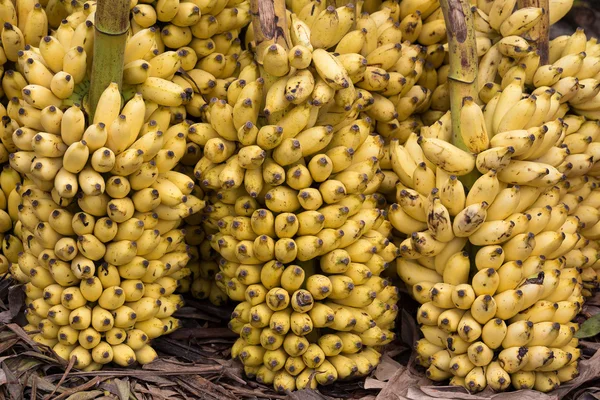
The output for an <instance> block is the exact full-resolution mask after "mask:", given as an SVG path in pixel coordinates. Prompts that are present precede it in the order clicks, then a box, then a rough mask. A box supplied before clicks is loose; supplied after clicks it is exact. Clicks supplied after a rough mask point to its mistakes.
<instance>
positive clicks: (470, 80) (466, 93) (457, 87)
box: [440, 0, 479, 189]
mask: <svg viewBox="0 0 600 400" xmlns="http://www.w3.org/2000/svg"><path fill="white" fill-rule="evenodd" d="M440 5H441V7H442V12H443V14H444V21H445V22H446V31H447V35H448V52H449V56H450V70H449V72H448V87H449V91H450V110H451V112H452V143H453V144H454V145H455V146H456V147H459V148H460V149H462V150H465V151H467V152H468V151H469V150H468V149H467V146H465V143H464V141H463V139H462V135H461V129H462V127H461V123H460V110H461V108H462V103H463V99H464V98H465V97H472V98H473V99H477V98H478V97H479V94H478V91H477V73H478V62H479V60H478V58H477V44H476V41H475V26H474V24H473V14H472V13H471V4H470V1H469V0H442V1H440ZM478 176H479V174H478V171H477V170H474V171H473V172H471V173H469V174H467V175H465V176H462V177H461V182H462V183H463V185H465V186H466V187H467V188H469V189H470V188H471V186H472V184H473V182H474V181H475V179H477V177H478Z"/></svg>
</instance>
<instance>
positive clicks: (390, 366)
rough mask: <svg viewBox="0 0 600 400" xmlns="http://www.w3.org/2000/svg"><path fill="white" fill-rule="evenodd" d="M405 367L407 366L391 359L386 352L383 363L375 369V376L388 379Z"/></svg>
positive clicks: (380, 379) (379, 378)
mask: <svg viewBox="0 0 600 400" xmlns="http://www.w3.org/2000/svg"><path fill="white" fill-rule="evenodd" d="M404 368H405V367H403V366H402V365H401V364H400V363H398V362H396V361H394V360H393V359H391V358H390V357H389V356H388V355H387V354H384V355H383V356H382V357H381V363H380V364H379V365H378V366H377V368H376V369H375V373H374V374H373V376H374V378H375V379H377V380H379V381H388V380H390V378H391V377H392V376H394V374H396V372H397V371H398V370H399V369H404ZM365 387H366V386H365ZM367 389H368V388H367Z"/></svg>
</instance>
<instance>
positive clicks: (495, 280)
mask: <svg viewBox="0 0 600 400" xmlns="http://www.w3.org/2000/svg"><path fill="white" fill-rule="evenodd" d="M478 3H487V4H482V5H481V7H479V8H476V9H473V11H474V14H475V22H476V24H475V26H476V28H477V30H478V34H480V35H482V34H483V33H486V34H489V35H490V37H494V39H493V41H494V44H493V45H491V46H490V48H489V49H488V50H487V51H486V52H485V54H483V56H482V57H481V58H480V63H479V76H478V78H479V82H478V84H479V86H478V87H477V89H478V90H479V93H478V97H479V98H472V97H464V98H463V99H462V107H461V108H460V114H459V115H450V114H445V115H444V116H443V117H442V118H440V119H439V120H438V121H436V122H435V123H434V124H432V125H430V126H423V127H422V128H421V129H420V134H419V135H417V134H414V133H411V134H410V135H409V136H408V137H407V138H406V140H405V141H404V142H402V141H401V140H393V141H392V142H391V143H390V146H389V151H388V152H387V154H389V156H388V157H389V160H388V161H386V163H387V162H389V165H390V166H391V169H392V172H390V174H389V176H390V177H391V180H392V181H393V182H394V183H396V186H395V189H396V190H395V192H394V193H393V194H394V196H395V201H396V203H395V204H392V205H391V206H390V208H389V211H388V218H389V220H390V222H391V223H392V225H393V226H394V228H395V230H396V233H398V234H399V236H398V237H397V239H396V242H397V243H398V247H399V249H400V258H399V259H398V261H397V272H398V275H399V276H400V278H401V279H402V280H403V281H404V282H405V283H406V284H407V285H408V286H409V289H410V291H411V292H412V295H413V297H414V298H415V299H416V300H417V301H419V302H420V303H421V304H422V306H421V307H420V309H419V311H418V315H417V318H418V321H419V323H420V324H421V331H422V333H423V335H424V338H423V339H421V340H420V341H419V342H418V343H417V346H416V351H417V353H418V362H419V363H420V364H421V365H423V366H424V367H426V368H427V376H428V377H429V378H430V379H432V380H437V381H443V380H447V379H450V384H452V385H459V386H464V387H465V388H466V389H467V390H469V391H471V392H479V391H481V390H483V389H485V388H486V387H488V386H489V387H490V388H492V389H493V390H495V391H503V390H506V389H508V388H509V387H510V386H512V387H514V388H516V389H531V388H533V389H535V390H538V391H543V392H547V391H550V390H553V389H555V388H556V387H558V386H559V385H560V384H561V383H563V382H567V381H569V380H571V379H573V378H574V377H576V376H577V374H578V369H577V365H578V359H579V357H580V354H581V351H580V350H579V349H578V348H577V345H578V341H577V339H574V338H573V335H574V333H575V332H576V331H577V329H578V325H577V324H576V323H573V322H571V321H572V320H573V318H574V317H575V316H576V315H577V313H578V312H579V311H580V310H581V307H582V305H583V303H584V301H585V296H589V295H591V294H592V291H593V290H594V289H595V288H596V286H597V283H598V278H597V274H596V270H595V268H598V265H597V262H598V247H599V245H598V242H597V239H598V237H596V236H595V231H596V230H597V229H598V228H595V227H596V226H597V223H598V219H597V217H596V215H598V206H600V204H599V203H598V201H597V200H596V198H597V196H598V180H597V178H596V177H595V176H596V174H595V173H594V171H595V170H597V169H598V166H597V165H599V164H598V161H599V160H600V152H599V150H600V143H598V141H597V137H598V134H599V133H600V124H599V122H598V118H597V114H596V113H597V110H600V108H599V107H597V106H596V105H595V100H596V99H597V98H598V92H599V91H600V85H599V82H598V78H600V76H599V75H598V72H599V70H598V67H595V64H596V63H597V60H600V59H599V58H598V55H599V53H598V50H599V47H598V46H597V44H596V41H595V40H589V41H588V40H587V38H586V37H585V34H584V33H583V31H577V32H576V33H575V34H573V35H572V36H568V37H560V38H558V39H556V40H554V41H552V42H551V43H550V57H549V64H548V65H542V64H541V62H540V54H539V52H537V51H533V50H532V46H531V43H530V42H529V41H527V40H526V39H524V38H523V37H520V36H515V35H522V34H526V33H527V32H528V31H529V30H530V29H531V28H532V27H533V26H534V25H535V24H533V23H528V22H527V21H531V20H535V19H537V18H539V15H541V14H542V13H543V12H542V11H541V10H536V9H521V10H516V11H515V12H514V13H513V8H514V5H515V4H514V3H515V2H511V1H505V0H495V1H493V2H478ZM553 4H558V2H553ZM555 15H556V14H555ZM550 18H551V22H553V21H554V20H553V8H552V5H551V9H550ZM478 21H479V22H480V24H478ZM484 21H485V22H487V23H488V24H489V25H490V27H491V28H490V29H489V30H487V31H486V30H484V29H483V28H482V26H483V22H484ZM498 33H500V35H499V34H498ZM592 66H593V67H592ZM480 104H484V106H483V107H482V106H480ZM453 119H458V120H459V121H458V122H459V126H460V127H461V129H460V131H459V132H453V129H452V122H453V121H452V120H453ZM455 144H456V145H455ZM382 164H383V162H382ZM386 176H387V172H386ZM386 179H387V178H386ZM463 182H464V183H463ZM390 196H391V194H390V193H388V198H389V197H390ZM599 226H600V225H599ZM594 228H595V229H594Z"/></svg>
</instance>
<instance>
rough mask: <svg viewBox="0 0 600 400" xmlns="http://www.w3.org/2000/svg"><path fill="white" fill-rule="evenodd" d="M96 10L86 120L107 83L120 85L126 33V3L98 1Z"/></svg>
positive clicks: (127, 25)
mask: <svg viewBox="0 0 600 400" xmlns="http://www.w3.org/2000/svg"><path fill="white" fill-rule="evenodd" d="M97 4H98V5H97V7H96V20H95V23H94V25H95V29H96V30H95V33H94V62H93V65H92V77H91V82H90V93H89V105H90V107H89V115H90V121H91V120H93V118H94V112H95V111H96V106H97V105H98V100H99V99H100V96H101V95H102V92H103V91H104V89H106V88H107V87H108V85H109V84H110V83H111V82H116V83H118V84H119V87H120V86H121V82H122V80H123V60H124V56H125V44H126V42H127V30H128V29H129V5H130V1H129V0H102V1H98V3H97Z"/></svg>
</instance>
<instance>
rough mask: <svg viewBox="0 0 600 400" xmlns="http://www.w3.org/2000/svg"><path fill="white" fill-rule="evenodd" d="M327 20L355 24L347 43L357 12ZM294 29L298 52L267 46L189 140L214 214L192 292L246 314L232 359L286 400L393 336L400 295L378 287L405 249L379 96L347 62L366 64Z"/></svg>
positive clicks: (350, 371) (357, 363) (238, 319)
mask: <svg viewBox="0 0 600 400" xmlns="http://www.w3.org/2000/svg"><path fill="white" fill-rule="evenodd" d="M328 12H329V13H335V15H337V16H338V17H339V18H345V19H347V20H348V21H345V22H344V26H347V27H346V28H344V29H341V28H340V32H341V33H340V34H339V35H338V38H337V39H336V40H337V41H338V42H340V43H341V40H342V39H341V38H343V37H344V36H345V35H346V34H350V29H351V25H352V24H351V22H352V21H353V20H354V15H355V14H354V13H355V10H354V9H353V7H352V6H341V7H338V8H337V9H336V8H333V10H329V11H328ZM323 15H325V14H323ZM289 17H290V24H294V23H295V25H294V26H295V28H291V32H290V33H291V37H292V38H296V39H292V40H294V41H295V44H294V45H293V48H292V49H290V50H286V49H284V48H283V46H281V45H279V44H271V45H268V46H267V47H266V49H267V50H265V53H264V55H263V56H264V57H263V58H262V62H261V63H257V62H255V61H253V60H249V61H248V62H244V64H242V65H240V71H239V75H238V77H237V78H236V79H234V80H233V81H232V82H231V83H230V84H229V86H228V88H227V92H226V96H225V97H218V96H215V97H213V98H211V99H210V100H209V101H208V103H207V104H206V106H203V107H202V110H201V112H202V118H203V120H204V121H206V122H202V123H198V124H195V125H194V126H193V127H192V128H193V129H190V133H189V135H188V140H190V141H191V142H193V143H195V144H196V145H197V146H198V147H199V148H200V149H201V154H202V158H200V159H199V160H198V162H197V163H196V165H195V166H194V174H195V177H196V179H197V182H198V185H199V186H200V187H201V188H202V190H203V191H204V192H205V193H206V197H205V199H206V200H207V203H208V205H207V206H206V208H205V209H204V210H203V216H202V219H200V220H199V221H201V225H202V227H201V228H198V232H200V231H202V232H205V234H206V238H207V241H208V243H209V244H210V248H207V247H206V246H205V245H204V244H199V256H200V257H199V259H198V262H197V264H196V265H197V266H195V267H193V268H194V270H196V271H197V274H196V275H195V276H197V277H198V278H197V279H195V280H194V282H193V283H192V287H191V290H192V293H193V294H195V295H196V296H198V297H201V298H207V297H208V298H210V299H211V301H213V299H212V298H211V297H212V296H213V293H216V294H219V293H221V292H223V293H226V295H227V297H228V298H229V299H231V300H233V301H234V302H238V303H239V304H238V306H237V307H236V310H235V311H234V313H233V315H232V319H231V321H230V324H229V325H230V327H231V329H232V330H233V331H234V332H236V333H239V334H240V339H239V340H238V341H237V342H236V344H235V345H234V347H233V349H232V355H233V356H234V357H236V358H239V359H240V360H241V361H242V363H243V364H244V366H245V370H246V373H247V374H248V375H249V376H251V377H255V378H256V379H257V380H258V381H260V382H263V383H265V384H273V385H274V387H275V389H276V390H279V391H285V390H294V389H302V388H306V387H316V385H317V384H321V385H326V384H330V383H333V382H334V381H336V380H338V379H346V378H351V377H358V376H365V375H366V374H368V373H369V372H370V371H371V370H372V369H373V368H374V367H375V366H376V365H377V364H378V363H379V359H380V353H379V351H378V350H379V348H380V347H381V346H383V345H385V344H386V343H389V342H390V341H391V340H392V339H393V338H394V337H395V334H394V333H393V332H392V331H391V330H392V329H393V327H394V321H395V318H396V315H397V312H398V308H397V306H396V304H395V303H396V301H397V300H398V291H397V288H395V287H393V286H391V285H390V284H389V281H388V280H387V279H385V278H384V277H382V276H380V275H381V274H382V273H384V271H385V269H386V268H387V267H388V265H389V263H391V262H392V261H393V260H394V259H395V258H396V257H397V248H396V246H395V245H394V244H393V243H391V242H390V240H389V237H390V233H391V225H390V223H389V222H387V221H385V218H384V213H383V212H382V210H383V208H384V207H385V203H386V201H385V199H384V198H383V197H382V196H380V195H379V194H377V191H378V187H379V186H380V184H381V181H382V178H383V175H382V173H381V172H380V168H379V159H381V157H382V155H383V145H384V140H383V138H382V137H381V136H380V135H378V134H375V133H373V132H372V131H373V129H374V127H375V118H374V115H371V114H370V113H369V112H368V110H369V109H370V108H373V106H374V105H373V103H376V100H369V99H372V98H373V97H374V96H375V95H376V94H372V93H371V88H370V87H367V86H366V85H367V84H366V83H365V87H366V88H365V89H363V88H360V87H359V85H360V84H361V83H360V82H361V81H362V80H363V79H362V77H359V76H356V77H352V78H351V74H350V72H351V69H350V66H351V64H350V62H352V63H354V62H355V61H352V60H350V58H357V57H360V58H359V59H358V60H357V62H358V66H359V68H361V69H365V70H366V68H368V67H367V66H366V63H367V61H360V60H365V59H366V58H367V57H364V56H362V55H361V54H360V53H355V54H348V55H349V57H348V60H349V64H348V65H347V66H345V65H344V64H343V63H341V62H340V61H339V60H338V59H337V56H334V55H332V53H330V52H328V51H327V50H326V48H331V47H332V45H329V44H323V45H317V46H314V45H313V44H312V43H311V38H315V40H317V39H316V38H317V37H318V36H313V35H311V33H310V29H309V28H308V25H307V23H305V22H304V21H303V20H302V19H300V18H299V16H297V15H296V14H294V13H290V14H289ZM362 18H363V19H365V21H363V22H364V23H369V24H371V23H372V22H374V19H373V18H372V17H370V16H369V15H368V14H363V17H362ZM340 22H341V20H340ZM290 26H292V25H290ZM313 26H316V23H315V24H314V25H313ZM305 27H306V29H304V28H305ZM248 32H249V33H248V34H247V35H248V36H247V37H246V41H248V42H252V40H253V39H252V33H251V32H252V30H248ZM347 43H350V41H348V42H347ZM334 44H335V43H334ZM253 46H254V45H253V43H250V44H249V47H250V48H252V47H253ZM361 46H362V45H361ZM387 47H388V48H389V49H390V50H391V52H390V55H389V56H390V57H391V61H390V60H387V61H386V65H385V66H386V67H388V65H387V64H390V63H392V62H396V61H397V60H398V59H399V57H400V55H399V50H400V46H397V44H396V43H393V45H392V46H387ZM357 51H358V52H360V49H358V50H357ZM369 54H371V53H369ZM373 57H375V54H373ZM377 57H379V58H381V59H383V58H387V56H385V57H384V56H383V55H380V56H377ZM377 59H378V58H374V59H373V60H377ZM376 63H377V64H380V61H377V62H376ZM361 65H362V66H361ZM377 68H379V67H377ZM389 68H391V67H389ZM381 70H383V71H384V72H385V71H386V70H385V69H383V68H381ZM354 74H358V75H361V74H362V73H361V72H360V71H355V72H352V75H354ZM375 75H376V73H374V74H372V77H373V79H376V77H375ZM353 79H354V81H355V82H356V85H357V86H356V87H355V86H354V81H353ZM415 83H416V80H415V82H413V83H412V84H411V85H414V84H415ZM398 93H399V92H398ZM207 95H210V94H209V93H208V92H207V93H205V94H204V97H207ZM380 97H381V98H382V99H386V98H385V96H383V95H381V96H380ZM375 112H376V111H375ZM386 113H387V111H386ZM380 114H381V115H383V114H385V113H379V114H376V115H377V116H378V117H379V115H380ZM394 114H395V111H393V112H391V113H389V115H387V114H385V116H382V118H384V119H385V118H391V117H393V115H394ZM190 218H193V219H195V218H197V217H195V216H193V217H190ZM198 218H199V217H198ZM195 224H196V223H192V225H195ZM199 234H200V233H199ZM211 250H212V251H211ZM215 252H216V253H217V254H218V256H217V257H216V258H215V257H214V255H213V254H214V253H215ZM212 277H214V278H212ZM211 279H214V282H213V281H212V280H211ZM215 287H216V289H215ZM218 298H219V300H220V297H218ZM213 302H214V301H213ZM315 372H316V373H317V374H316V377H315V378H314V379H313V375H314V373H315Z"/></svg>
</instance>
